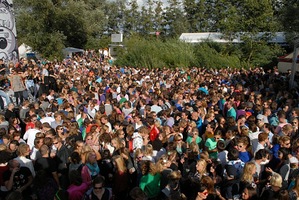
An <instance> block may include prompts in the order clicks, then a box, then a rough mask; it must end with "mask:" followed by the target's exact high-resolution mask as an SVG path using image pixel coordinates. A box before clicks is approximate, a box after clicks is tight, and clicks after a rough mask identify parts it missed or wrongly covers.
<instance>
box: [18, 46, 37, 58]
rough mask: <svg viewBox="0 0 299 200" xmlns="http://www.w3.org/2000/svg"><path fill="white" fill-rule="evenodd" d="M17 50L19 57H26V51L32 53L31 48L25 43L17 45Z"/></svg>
mask: <svg viewBox="0 0 299 200" xmlns="http://www.w3.org/2000/svg"><path fill="white" fill-rule="evenodd" d="M18 51H19V58H26V57H27V54H28V53H33V52H32V48H31V47H30V46H28V45H27V44H25V43H23V44H21V45H20V46H19V48H18Z"/></svg>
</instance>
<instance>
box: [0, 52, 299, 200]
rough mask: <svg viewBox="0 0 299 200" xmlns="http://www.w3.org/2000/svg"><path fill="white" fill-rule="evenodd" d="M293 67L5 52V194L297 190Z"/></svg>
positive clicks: (0, 190)
mask: <svg viewBox="0 0 299 200" xmlns="http://www.w3.org/2000/svg"><path fill="white" fill-rule="evenodd" d="M289 78H290V73H286V74H282V73H280V72H278V70H277V69H276V68H274V69H272V70H268V71H265V70H264V69H262V68H252V69H232V68H225V69H206V68H199V67H198V68H197V67H192V68H186V69H179V68H176V69H166V68H163V69H145V68H137V67H129V66H125V67H118V66H115V65H113V63H112V61H111V60H109V57H106V56H105V55H101V54H98V53H97V52H87V53H86V54H84V55H75V56H73V57H69V58H67V59H65V60H63V61H62V62H42V61H34V60H27V59H22V60H21V61H20V62H19V63H17V64H12V63H11V64H9V65H7V66H6V65H5V64H4V63H3V61H0V80H1V86H2V89H3V90H1V91H0V96H1V97H2V98H0V107H1V109H2V110H3V114H1V115H0V186H1V187H0V194H1V195H0V199H9V200H11V199H19V200H21V199H24V200H27V199H41V200H47V199H49V200H53V199H57V200H63V199H70V200H81V199H90V200H91V199H92V200H94V199H102V200H110V199H115V200H117V199H138V200H143V199H149V200H163V199H169V200H180V199H182V200H183V199H190V200H201V199H211V200H214V199H215V200H216V199H220V200H224V199H229V200H230V199H244V200H245V199H263V200H268V199H269V200H270V199H271V200H272V199H279V200H280V199H291V200H294V199H297V198H298V197H299V176H298V174H299V169H298V159H299V137H298V136H299V135H298V120H299V118H298V117H299V93H298V92H299V91H298V87H297V86H298V83H297V82H296V83H295V84H294V85H295V87H294V88H289V82H288V81H289ZM295 80H296V81H298V79H297V78H296V79H295ZM12 95H13V96H12Z"/></svg>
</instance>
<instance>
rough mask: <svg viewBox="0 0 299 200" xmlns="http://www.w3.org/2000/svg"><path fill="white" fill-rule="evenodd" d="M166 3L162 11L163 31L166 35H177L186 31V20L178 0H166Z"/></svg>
mask: <svg viewBox="0 0 299 200" xmlns="http://www.w3.org/2000/svg"><path fill="white" fill-rule="evenodd" d="M168 4H169V5H168V6H167V7H166V8H165V10H166V11H165V12H164V13H163V17H164V21H165V24H164V32H165V33H166V35H167V36H168V37H177V36H179V35H180V34H181V33H184V32H187V20H186V18H185V16H184V13H183V7H182V3H181V2H180V1H178V0H168Z"/></svg>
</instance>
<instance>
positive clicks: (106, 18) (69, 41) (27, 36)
mask: <svg viewBox="0 0 299 200" xmlns="http://www.w3.org/2000/svg"><path fill="white" fill-rule="evenodd" d="M137 2H138V1H137V0H126V1H125V0H101V1H99V0H43V1H37V0H14V3H15V11H16V20H17V32H18V39H19V41H20V42H25V43H27V44H28V45H30V46H32V47H33V48H34V50H36V51H38V52H39V53H40V54H41V55H42V56H44V57H46V58H58V57H61V49H62V48H64V47H66V46H73V47H79V48H85V49H89V48H93V49H98V48H102V47H107V46H108V44H109V43H110V36H111V34H113V33H124V39H125V41H126V42H125V45H126V50H125V51H123V53H122V54H121V55H120V56H119V57H118V59H119V61H118V62H119V63H123V64H126V65H129V64H130V62H132V63H131V64H133V65H137V64H138V65H140V66H149V67H163V66H171V67H176V66H192V65H198V66H204V65H206V66H209V67H219V66H236V67H238V66H255V65H262V64H265V63H267V61H271V60H272V58H273V57H276V55H277V54H278V53H279V52H280V48H279V47H277V46H272V45H269V44H267V40H268V39H269V38H270V37H271V36H272V35H273V34H272V33H273V32H276V31H278V30H287V31H289V32H295V33H296V31H298V30H299V29H298V26H299V25H298V24H299V23H298V22H297V21H298V19H297V17H296V15H297V13H299V12H296V11H297V10H298V3H297V1H295V0H242V1H239V0H167V6H165V5H163V3H162V0H145V1H143V4H142V5H138V3H137ZM281 24H283V25H284V26H282V25H281ZM281 27H284V29H282V28H281ZM155 32H161V33H162V34H161V35H160V36H156V35H155V34H154V33H155ZM184 32H221V33H223V34H224V39H227V40H229V41H233V39H235V38H237V37H240V38H241V39H242V41H243V43H242V44H239V45H235V44H233V43H228V44H224V45H223V44H222V45H216V44H211V43H208V44H199V45H189V44H185V43H181V42H178V37H179V36H180V35H181V33H184ZM259 32H267V34H264V35H263V37H257V35H258V33H259ZM142 38H143V39H142Z"/></svg>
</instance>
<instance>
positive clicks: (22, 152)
mask: <svg viewBox="0 0 299 200" xmlns="http://www.w3.org/2000/svg"><path fill="white" fill-rule="evenodd" d="M28 149H30V147H29V145H28V144H24V143H22V144H20V145H19V147H18V150H17V154H18V156H25V155H26V153H27V152H28Z"/></svg>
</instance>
